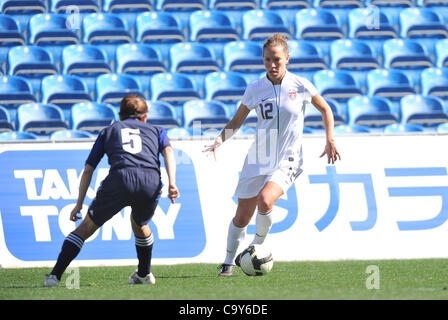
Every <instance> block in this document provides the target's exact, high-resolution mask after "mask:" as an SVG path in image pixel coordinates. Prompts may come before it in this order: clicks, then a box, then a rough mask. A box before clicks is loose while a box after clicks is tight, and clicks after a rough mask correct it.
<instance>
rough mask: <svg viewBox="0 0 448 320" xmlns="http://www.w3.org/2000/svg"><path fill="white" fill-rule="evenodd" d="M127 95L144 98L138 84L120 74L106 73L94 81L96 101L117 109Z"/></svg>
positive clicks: (133, 79)
mask: <svg viewBox="0 0 448 320" xmlns="http://www.w3.org/2000/svg"><path fill="white" fill-rule="evenodd" d="M129 94H137V95H140V96H142V97H145V95H144V93H143V89H142V88H141V86H140V84H139V82H138V81H137V80H136V79H135V78H134V77H133V76H132V75H128V74H122V73H107V74H103V75H100V76H98V78H97V79H96V101H97V102H99V103H109V104H112V105H113V106H114V107H118V105H119V103H120V101H121V99H122V98H124V97H125V96H127V95H129Z"/></svg>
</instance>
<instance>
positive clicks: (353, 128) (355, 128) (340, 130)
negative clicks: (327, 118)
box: [334, 124, 370, 135]
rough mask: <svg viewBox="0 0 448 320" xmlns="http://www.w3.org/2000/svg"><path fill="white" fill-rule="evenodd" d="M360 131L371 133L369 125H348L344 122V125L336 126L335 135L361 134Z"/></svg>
mask: <svg viewBox="0 0 448 320" xmlns="http://www.w3.org/2000/svg"><path fill="white" fill-rule="evenodd" d="M359 133H370V129H369V128H368V127H366V126H360V125H347V124H343V125H340V126H335V127H334V134H335V135H341V134H359Z"/></svg>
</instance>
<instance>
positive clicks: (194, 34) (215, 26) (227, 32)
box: [189, 10, 240, 42]
mask: <svg viewBox="0 0 448 320" xmlns="http://www.w3.org/2000/svg"><path fill="white" fill-rule="evenodd" d="M189 31H190V41H197V42H211V41H213V42H227V41H232V40H240V36H239V34H238V31H237V30H236V28H235V26H234V25H233V23H232V21H231V20H230V18H229V17H228V16H227V15H226V14H225V13H224V12H221V11H213V10H198V11H194V12H192V13H191V14H190V20H189Z"/></svg>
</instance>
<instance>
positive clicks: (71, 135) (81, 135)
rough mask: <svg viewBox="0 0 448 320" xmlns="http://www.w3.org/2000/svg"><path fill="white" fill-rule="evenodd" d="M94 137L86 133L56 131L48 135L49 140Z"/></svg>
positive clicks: (67, 130)
mask: <svg viewBox="0 0 448 320" xmlns="http://www.w3.org/2000/svg"><path fill="white" fill-rule="evenodd" d="M93 137H94V136H93V135H91V134H90V133H88V132H87V131H79V130H69V129H66V130H58V131H55V132H53V133H51V134H50V140H73V139H92V138H93Z"/></svg>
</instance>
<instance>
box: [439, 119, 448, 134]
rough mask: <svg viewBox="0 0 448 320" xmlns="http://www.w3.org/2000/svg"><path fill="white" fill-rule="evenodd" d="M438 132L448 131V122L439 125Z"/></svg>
mask: <svg viewBox="0 0 448 320" xmlns="http://www.w3.org/2000/svg"><path fill="white" fill-rule="evenodd" d="M437 132H438V133H448V122H445V123H441V124H439V125H438V126H437Z"/></svg>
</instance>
